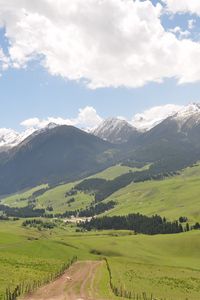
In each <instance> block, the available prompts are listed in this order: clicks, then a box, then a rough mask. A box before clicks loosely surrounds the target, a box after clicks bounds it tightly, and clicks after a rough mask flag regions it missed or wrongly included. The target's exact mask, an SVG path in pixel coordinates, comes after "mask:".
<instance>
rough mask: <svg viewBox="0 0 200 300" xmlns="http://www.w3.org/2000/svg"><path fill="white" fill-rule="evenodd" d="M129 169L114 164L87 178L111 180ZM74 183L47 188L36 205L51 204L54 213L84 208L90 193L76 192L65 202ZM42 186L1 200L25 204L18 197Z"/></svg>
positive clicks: (29, 193) (88, 200)
mask: <svg viewBox="0 0 200 300" xmlns="http://www.w3.org/2000/svg"><path fill="white" fill-rule="evenodd" d="M129 170H135V169H133V168H129V167H126V166H120V165H116V166H113V167H110V168H108V169H106V170H104V171H102V172H100V173H97V174H95V175H93V176H90V177H89V178H104V179H108V180H112V179H114V178H115V177H117V176H119V175H122V174H124V173H127V172H128V171H129ZM76 184H77V182H73V183H68V184H62V185H60V186H57V187H55V188H53V189H51V190H48V191H47V192H46V193H44V194H43V195H41V196H39V197H37V207H38V208H43V207H44V208H45V207H47V206H52V207H53V208H54V212H56V213H57V212H64V211H66V210H76V209H81V208H85V207H86V206H87V205H89V204H90V203H91V202H92V201H93V199H94V197H93V196H92V195H89V194H84V193H80V192H78V194H77V195H75V196H73V198H75V202H73V203H71V205H70V206H69V205H68V204H67V201H68V200H69V199H70V198H72V197H70V196H69V197H65V194H66V192H67V191H70V190H71V189H72V188H73V187H74V186H75V185H76ZM42 187H44V186H40V187H36V188H34V189H31V190H28V191H26V192H25V193H19V194H15V195H12V196H10V197H7V198H5V199H3V200H2V202H3V203H5V204H8V205H10V206H13V207H15V206H18V207H23V206H26V205H27V201H26V200H20V199H21V198H28V197H29V196H31V195H32V193H33V192H34V191H36V190H39V189H40V188H42Z"/></svg>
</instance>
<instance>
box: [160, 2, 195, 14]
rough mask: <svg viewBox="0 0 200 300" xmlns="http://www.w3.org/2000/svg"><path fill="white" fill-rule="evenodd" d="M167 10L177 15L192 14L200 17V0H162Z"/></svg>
mask: <svg viewBox="0 0 200 300" xmlns="http://www.w3.org/2000/svg"><path fill="white" fill-rule="evenodd" d="M162 1H163V2H164V3H165V4H166V5H167V9H168V10H169V11H170V12H172V13H173V14H175V13H190V14H197V15H200V1H199V0H162Z"/></svg>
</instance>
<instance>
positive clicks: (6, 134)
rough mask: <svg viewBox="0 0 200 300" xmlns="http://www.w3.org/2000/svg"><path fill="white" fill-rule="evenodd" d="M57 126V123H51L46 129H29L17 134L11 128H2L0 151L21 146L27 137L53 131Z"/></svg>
mask: <svg viewBox="0 0 200 300" xmlns="http://www.w3.org/2000/svg"><path fill="white" fill-rule="evenodd" d="M56 126H58V125H57V124H55V123H49V124H48V125H47V126H46V127H44V128H42V129H39V130H37V129H35V128H28V129H26V130H25V131H23V132H17V131H15V130H13V129H9V128H0V151H2V150H7V149H10V148H12V147H15V146H17V145H19V144H20V143H21V142H23V141H24V140H25V139H26V138H27V137H29V136H30V135H32V134H33V133H34V134H38V133H40V132H43V131H45V130H51V129H53V128H55V127H56Z"/></svg>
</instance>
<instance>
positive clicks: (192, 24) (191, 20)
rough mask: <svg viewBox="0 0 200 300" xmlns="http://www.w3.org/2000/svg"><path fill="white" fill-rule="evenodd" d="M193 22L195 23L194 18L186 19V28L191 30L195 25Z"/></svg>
mask: <svg viewBox="0 0 200 300" xmlns="http://www.w3.org/2000/svg"><path fill="white" fill-rule="evenodd" d="M195 24H196V20H195V19H190V20H188V29H190V30H192V29H193V28H194V27H195Z"/></svg>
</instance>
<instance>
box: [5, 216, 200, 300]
mask: <svg viewBox="0 0 200 300" xmlns="http://www.w3.org/2000/svg"><path fill="white" fill-rule="evenodd" d="M21 222H22V221H21V220H19V221H16V222H13V221H9V222H7V221H6V222H5V221H2V222H1V223H0V249H1V252H0V269H1V274H0V295H1V296H0V299H1V297H2V295H3V292H4V291H5V289H6V287H8V286H11V287H13V288H14V287H15V286H16V284H17V283H19V282H20V281H26V282H31V281H32V280H34V279H39V278H41V279H42V278H45V277H47V276H48V275H49V274H50V273H52V272H55V271H56V270H58V269H59V267H60V265H61V264H63V263H65V262H66V261H67V260H68V259H70V258H71V257H72V256H74V255H77V256H78V259H79V260H98V259H101V258H102V257H106V258H107V259H108V262H109V265H110V268H111V272H112V277H113V284H114V285H115V286H122V287H123V288H124V289H126V290H128V291H132V292H135V293H138V294H141V293H143V292H146V293H147V295H149V296H150V295H151V294H153V295H154V297H156V299H165V298H166V299H174V300H178V299H180V300H182V299H189V300H193V299H196V300H197V299H199V293H200V261H199V250H200V232H199V231H192V232H188V233H183V234H174V235H157V236H145V235H135V234H133V233H131V232H128V231H101V232H88V233H78V232H76V231H75V227H74V226H73V225H67V226H66V225H65V226H64V225H63V226H59V227H57V228H55V229H53V230H42V231H38V230H37V229H26V228H23V227H22V226H21ZM96 253H98V255H97V254H96ZM108 279H109V278H108V272H107V269H106V266H105V265H102V267H101V269H100V270H99V271H98V273H97V275H96V278H95V280H96V281H98V285H99V287H100V295H99V296H100V297H101V296H103V297H108V298H107V299H115V298H116V297H115V296H114V295H112V293H111V290H110V288H109V284H108V283H109V280H108ZM111 295H112V298H111ZM118 299H119V298H118Z"/></svg>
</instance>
